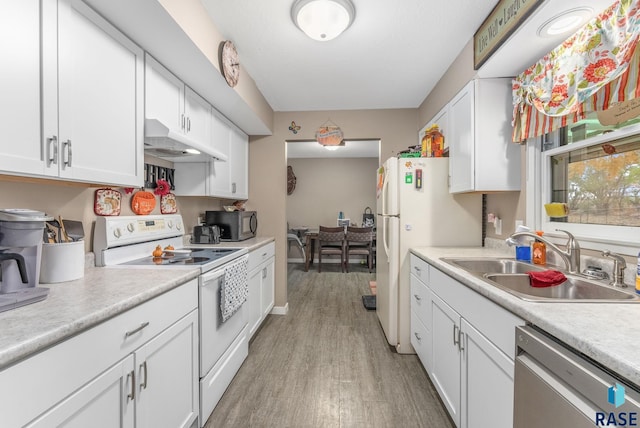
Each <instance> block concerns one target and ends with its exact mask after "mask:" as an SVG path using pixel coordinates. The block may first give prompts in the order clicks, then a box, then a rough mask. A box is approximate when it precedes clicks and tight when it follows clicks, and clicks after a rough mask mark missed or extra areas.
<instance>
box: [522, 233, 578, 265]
mask: <svg viewBox="0 0 640 428" xmlns="http://www.w3.org/2000/svg"><path fill="white" fill-rule="evenodd" d="M556 231H558V232H564V233H566V234H567V235H568V236H569V240H568V241H567V244H566V246H567V249H566V250H565V251H563V250H561V249H560V248H559V247H558V246H556V244H554V243H553V242H551V241H549V240H548V239H546V238H545V237H544V236H538V235H536V234H535V233H531V232H515V233H514V234H513V235H511V236H510V238H519V237H521V236H529V237H531V238H534V239H537V240H539V241H542V242H544V243H545V244H547V247H549V248H551V249H552V250H553V251H555V252H556V253H558V255H559V256H560V257H561V258H562V260H563V261H564V263H565V265H566V266H567V271H568V272H569V273H580V245H579V244H578V241H577V240H576V238H575V237H574V236H573V235H572V234H571V233H569V232H567V231H566V230H561V229H556Z"/></svg>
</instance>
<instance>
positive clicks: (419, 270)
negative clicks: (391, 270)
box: [413, 266, 422, 273]
mask: <svg viewBox="0 0 640 428" xmlns="http://www.w3.org/2000/svg"><path fill="white" fill-rule="evenodd" d="M413 268H414V269H415V270H416V272H418V273H420V272H422V269H420V268H419V267H418V266H414V267H413Z"/></svg>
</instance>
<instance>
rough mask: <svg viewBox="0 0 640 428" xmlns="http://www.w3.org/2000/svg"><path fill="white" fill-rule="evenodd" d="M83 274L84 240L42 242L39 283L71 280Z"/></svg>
mask: <svg viewBox="0 0 640 428" xmlns="http://www.w3.org/2000/svg"><path fill="white" fill-rule="evenodd" d="M83 276H84V241H76V242H61V243H56V244H49V243H46V242H45V243H43V244H42V260H41V261H40V283H41V284H52V283H56V282H65V281H73V280H74V279H80V278H82V277H83Z"/></svg>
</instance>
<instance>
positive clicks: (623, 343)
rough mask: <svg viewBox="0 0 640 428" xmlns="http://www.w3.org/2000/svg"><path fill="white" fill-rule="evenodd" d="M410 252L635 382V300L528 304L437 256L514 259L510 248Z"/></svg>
mask: <svg viewBox="0 0 640 428" xmlns="http://www.w3.org/2000/svg"><path fill="white" fill-rule="evenodd" d="M411 252H412V253H413V254H415V255H416V256H418V257H420V258H421V259H423V260H425V261H426V262H428V263H429V264H431V265H432V266H434V267H436V268H438V269H439V270H441V271H442V272H445V273H447V274H448V275H450V276H452V277H454V278H455V279H457V280H458V281H460V282H462V283H463V284H465V285H467V286H468V287H469V288H471V289H473V290H475V291H477V292H478V293H480V294H482V295H483V296H485V297H487V298H489V299H490V300H492V301H494V302H496V303H497V304H499V305H500V306H502V307H504V308H505V309H508V310H509V311H511V312H513V313H514V314H516V315H518V316H519V317H521V318H523V319H525V320H526V321H528V322H530V323H532V324H535V325H537V326H538V327H540V328H541V329H543V330H545V331H546V332H548V333H549V334H551V335H553V336H555V337H556V338H558V339H560V340H561V341H563V342H565V343H566V344H567V345H569V346H571V347H573V348H575V349H576V350H578V351H580V352H582V353H583V354H585V355H586V356H588V357H590V358H592V359H593V360H595V361H597V362H599V363H600V364H602V365H604V366H606V367H608V368H609V369H611V370H613V371H615V372H617V373H619V374H620V375H621V376H623V377H625V378H627V379H629V380H630V381H631V382H633V383H635V384H636V385H640V301H636V302H633V303H546V302H528V301H525V300H522V299H519V298H517V297H515V296H513V295H511V294H509V293H507V292H506V291H502V290H500V289H499V288H497V287H494V286H492V285H491V284H488V283H486V282H485V281H483V280H482V279H480V278H478V277H476V276H474V275H472V274H470V273H469V272H467V271H465V270H463V269H460V268H456V267H454V266H452V265H450V264H448V263H446V262H443V261H442V260H440V258H442V257H510V258H513V257H514V252H513V251H509V252H505V251H503V250H496V249H487V248H480V247H477V248H443V247H420V248H414V249H412V250H411Z"/></svg>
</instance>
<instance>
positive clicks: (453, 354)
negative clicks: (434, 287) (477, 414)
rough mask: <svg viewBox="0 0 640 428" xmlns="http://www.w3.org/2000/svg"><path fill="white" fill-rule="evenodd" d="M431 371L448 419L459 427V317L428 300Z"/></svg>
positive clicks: (439, 301)
mask: <svg viewBox="0 0 640 428" xmlns="http://www.w3.org/2000/svg"><path fill="white" fill-rule="evenodd" d="M431 305H432V306H431V313H432V314H433V345H432V346H433V367H432V369H431V372H430V374H431V380H432V381H433V385H434V386H435V387H436V390H437V391H438V394H440V398H441V399H442V402H443V403H444V405H445V407H446V408H447V410H448V411H449V415H451V418H452V419H453V421H454V422H455V423H456V426H460V386H461V385H460V354H461V349H460V346H459V340H460V315H459V314H458V313H457V312H456V311H454V310H453V309H451V307H450V306H449V305H447V304H446V303H445V302H443V301H442V299H440V298H439V297H438V296H435V295H434V296H432V299H431Z"/></svg>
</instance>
